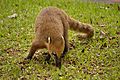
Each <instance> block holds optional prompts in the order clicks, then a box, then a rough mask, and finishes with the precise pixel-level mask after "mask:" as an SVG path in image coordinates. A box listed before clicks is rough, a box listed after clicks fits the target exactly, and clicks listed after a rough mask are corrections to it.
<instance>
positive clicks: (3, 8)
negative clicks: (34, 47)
mask: <svg viewBox="0 0 120 80" xmlns="http://www.w3.org/2000/svg"><path fill="white" fill-rule="evenodd" d="M47 6H56V7H58V8H61V9H63V10H64V11H66V13H67V14H68V15H70V16H71V17H73V18H75V19H77V20H79V21H81V22H84V23H88V24H91V25H92V26H93V27H94V30H95V34H94V37H93V38H92V39H89V40H80V39H79V37H78V36H77V33H76V32H74V31H70V30H69V44H70V50H69V52H68V53H67V55H66V56H65V58H64V59H63V61H62V67H61V69H58V68H56V67H55V66H54V59H53V58H51V60H50V64H47V63H46V62H45V61H44V56H45V55H43V54H41V53H44V52H46V50H39V51H37V52H36V54H35V55H34V58H33V59H32V60H31V61H29V63H25V64H21V62H22V61H23V60H24V58H25V57H26V56H27V54H28V52H29V48H30V46H31V42H32V39H33V38H34V34H35V32H34V22H35V18H36V16H37V14H38V13H39V12H40V10H41V9H42V8H44V7H47ZM0 80H120V4H118V3H114V4H105V3H94V2H82V1H80V0H1V1H0Z"/></svg>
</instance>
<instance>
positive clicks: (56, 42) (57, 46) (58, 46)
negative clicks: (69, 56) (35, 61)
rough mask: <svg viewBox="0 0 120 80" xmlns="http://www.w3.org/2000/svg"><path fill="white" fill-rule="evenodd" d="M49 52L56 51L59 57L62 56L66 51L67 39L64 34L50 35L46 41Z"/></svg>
mask: <svg viewBox="0 0 120 80" xmlns="http://www.w3.org/2000/svg"><path fill="white" fill-rule="evenodd" d="M46 46H47V49H48V51H49V54H51V53H55V54H56V55H57V56H58V58H60V56H61V54H62V53H63V51H64V46H65V41H64V38H63V36H59V37H54V38H53V37H48V38H47V43H46Z"/></svg>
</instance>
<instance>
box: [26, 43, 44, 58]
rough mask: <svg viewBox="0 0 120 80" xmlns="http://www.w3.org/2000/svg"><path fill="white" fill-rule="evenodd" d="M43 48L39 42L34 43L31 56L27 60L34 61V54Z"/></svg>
mask: <svg viewBox="0 0 120 80" xmlns="http://www.w3.org/2000/svg"><path fill="white" fill-rule="evenodd" d="M40 48H42V46H41V45H40V42H39V41H33V43H32V46H31V48H30V51H29V54H28V56H27V57H26V58H25V59H32V57H33V55H34V53H35V52H36V50H38V49H40Z"/></svg>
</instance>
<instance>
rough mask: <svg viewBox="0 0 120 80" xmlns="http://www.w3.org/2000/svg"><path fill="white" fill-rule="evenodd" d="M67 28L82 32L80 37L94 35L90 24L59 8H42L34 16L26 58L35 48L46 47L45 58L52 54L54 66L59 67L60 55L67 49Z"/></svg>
mask: <svg viewBox="0 0 120 80" xmlns="http://www.w3.org/2000/svg"><path fill="white" fill-rule="evenodd" d="M69 28H70V29H73V30H76V31H78V32H80V33H84V34H85V35H81V37H82V38H90V37H92V36H93V35H94V30H93V28H92V27H91V25H89V24H85V23H81V22H79V21H76V20H74V19H72V18H71V17H69V16H68V15H67V14H66V13H65V12H64V11H63V10H61V9H58V8H55V7H48V8H44V9H43V10H42V11H41V13H40V14H38V16H37V18H36V22H35V33H36V36H35V39H34V40H33V42H32V47H31V49H30V52H29V55H28V56H27V59H31V58H32V56H33V55H34V53H35V51H36V50H38V49H43V48H47V49H48V52H49V54H48V57H47V59H46V60H49V58H50V55H51V54H54V55H55V60H56V66H57V67H59V68H60V67H61V57H62V55H64V54H65V53H66V52H67V51H68V29H69Z"/></svg>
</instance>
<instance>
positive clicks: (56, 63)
mask: <svg viewBox="0 0 120 80" xmlns="http://www.w3.org/2000/svg"><path fill="white" fill-rule="evenodd" d="M53 55H54V56H55V65H56V67H58V68H59V69H60V68H61V57H60V58H58V56H57V55H56V54H53Z"/></svg>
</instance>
